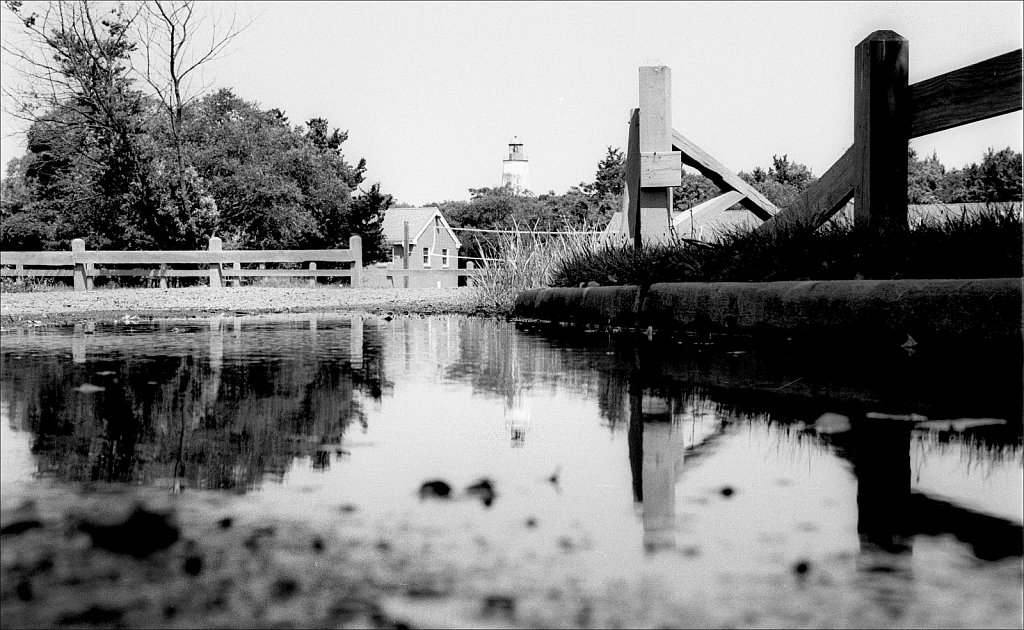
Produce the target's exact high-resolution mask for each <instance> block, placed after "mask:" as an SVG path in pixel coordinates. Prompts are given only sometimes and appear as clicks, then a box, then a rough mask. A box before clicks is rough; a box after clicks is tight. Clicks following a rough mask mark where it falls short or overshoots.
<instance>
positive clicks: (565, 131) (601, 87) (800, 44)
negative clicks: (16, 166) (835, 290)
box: [2, 2, 1024, 204]
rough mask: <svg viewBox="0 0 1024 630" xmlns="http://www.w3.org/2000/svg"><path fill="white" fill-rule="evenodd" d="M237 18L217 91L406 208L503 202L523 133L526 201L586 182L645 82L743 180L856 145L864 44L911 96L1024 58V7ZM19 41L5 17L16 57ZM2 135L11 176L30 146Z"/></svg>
mask: <svg viewBox="0 0 1024 630" xmlns="http://www.w3.org/2000/svg"><path fill="white" fill-rule="evenodd" d="M230 6H231V5H227V4H219V5H217V9H218V10H221V11H223V10H227V9H229V8H230ZM235 6H236V9H237V11H238V13H239V14H240V15H242V16H247V17H251V18H253V19H254V22H253V24H252V25H251V26H250V27H249V28H248V29H247V30H246V31H244V32H243V33H242V34H241V35H240V36H239V37H238V39H237V40H236V41H235V42H234V44H233V45H232V47H231V49H230V53H229V55H228V56H227V57H225V58H223V59H221V60H219V61H218V62H216V64H215V65H213V66H211V67H210V70H209V72H208V73H207V75H206V77H205V78H206V80H207V82H208V83H209V84H210V85H211V86H212V87H213V88H216V87H231V88H233V89H234V90H235V93H236V94H238V95H239V96H241V97H243V98H245V99H247V100H252V101H257V102H258V103H259V104H260V106H261V107H263V108H266V109H269V108H271V107H278V108H280V109H282V110H284V111H285V113H286V114H287V115H288V117H289V119H290V120H291V122H292V123H293V124H300V123H304V122H305V121H306V120H307V119H309V118H311V117H313V116H323V117H325V118H327V119H328V120H329V122H330V124H331V125H332V126H335V127H340V128H341V129H347V130H348V131H349V134H350V136H349V140H348V141H347V142H346V143H345V145H344V150H345V154H346V156H347V157H348V158H349V160H350V161H351V162H353V163H355V162H356V161H357V160H358V158H360V157H365V158H366V159H367V163H368V167H369V168H368V171H367V179H368V183H373V182H377V181H379V182H381V186H382V189H383V191H384V192H388V193H391V194H393V195H394V196H395V197H396V198H397V199H399V200H401V201H404V202H408V203H414V204H424V203H428V202H437V201H443V200H445V199H466V198H468V192H467V189H469V188H478V187H483V186H496V185H499V184H500V179H501V161H502V159H504V158H505V157H506V153H507V146H506V145H507V143H508V141H509V139H510V138H511V137H512V136H514V135H516V136H518V137H519V139H520V140H521V141H522V142H524V144H525V150H526V153H527V156H528V157H529V159H530V179H531V184H532V185H531V188H532V189H533V190H534V192H536V193H538V194H540V193H545V192H548V191H549V190H554V191H555V192H557V193H563V192H565V190H566V189H567V188H568V187H569V186H572V185H575V184H578V183H580V182H582V181H586V182H589V181H592V180H593V178H594V172H595V170H596V166H597V162H598V161H599V160H600V159H601V158H602V157H603V156H604V153H605V150H606V147H607V146H608V145H611V146H615V147H624V146H625V144H626V132H627V129H626V122H627V117H628V114H629V110H630V108H632V107H636V106H637V101H638V94H637V90H638V68H639V66H642V65H666V66H669V67H670V68H671V69H672V97H673V98H672V104H673V108H672V123H673V127H674V128H675V129H677V130H678V131H680V132H682V133H683V134H685V135H687V136H688V137H689V138H690V139H692V140H693V141H695V142H696V143H697V144H699V145H700V146H702V147H703V148H704V149H705V150H707V151H708V152H709V153H711V154H712V155H713V156H715V157H716V158H717V159H718V160H719V161H721V162H722V163H724V164H725V165H727V166H728V167H730V168H731V169H733V170H735V171H740V170H751V169H753V168H754V167H755V166H767V165H769V164H770V163H771V158H772V155H773V154H780V155H781V154H783V153H785V154H788V155H789V157H790V159H792V160H795V161H797V162H801V163H804V164H807V165H808V166H810V167H811V169H812V172H813V173H814V174H816V175H821V174H822V173H823V172H824V171H825V170H826V169H827V168H828V167H829V166H830V165H831V164H832V163H833V162H834V161H835V160H836V159H837V158H839V156H840V155H842V153H843V151H844V150H845V149H846V148H847V147H848V146H849V145H850V144H851V143H852V141H853V50H854V46H856V44H857V43H858V42H859V41H861V40H862V39H864V38H865V37H866V36H867V35H869V34H870V33H871V32H872V31H874V30H878V29H890V30H894V31H896V32H897V33H899V34H900V35H903V36H904V37H906V38H907V39H908V40H909V41H910V82H911V83H914V82H917V81H920V80H922V79H926V78H929V77H932V76H935V75H937V74H942V73H944V72H948V71H950V70H954V69H956V68H960V67H962V66H964V65H968V64H971V63H975V62H978V61H982V60H984V59H988V58H990V57H993V56H995V55H999V54H1002V53H1005V52H1009V51H1011V50H1015V49H1018V48H1020V47H1021V46H1022V42H1024V34H1022V28H1024V27H1022V23H1024V22H1022V19H1024V12H1022V8H1024V3H1021V2H949V3H939V2H851V3H834V2H821V3H811V2H793V3H742V2H721V3H717V2H700V3H690V2H679V3H638V2H629V3H615V2H595V3H577V2H572V3H540V2H523V3H438V4H420V3H392V2H386V3H377V2H373V3H340V2H339V3H328V2H253V3H246V2H240V3H237V4H236V5H235ZM4 13H7V12H6V10H5V11H4ZM15 27H16V24H15V23H14V22H13V21H12V20H11V19H10V18H9V17H8V16H7V15H5V16H4V18H3V27H2V28H3V36H4V39H5V40H7V39H8V38H9V37H10V35H11V33H12V31H13V30H14V29H15ZM3 70H4V71H3V83H4V85H5V86H7V85H8V81H9V80H10V79H9V78H8V77H13V74H14V73H12V72H10V69H9V68H8V67H6V65H5V66H4V69H3ZM5 105H6V103H5ZM2 122H3V131H2V161H3V163H4V165H5V167H6V163H7V161H8V160H9V159H11V158H12V157H15V156H17V155H20V154H22V153H23V152H24V140H23V135H22V134H23V128H22V127H20V126H19V125H17V124H15V122H14V121H13V120H12V119H11V118H10V117H8V116H7V115H6V114H5V115H4V116H3V119H2ZM1022 138H1024V117H1022V114H1021V112H1015V113H1013V114H1009V115H1005V116H1000V117H997V118H994V119H990V120H988V121H982V122H980V123H974V124H971V125H967V126H965V127H961V128H959V129H955V130H950V131H945V132H940V133H937V134H932V135H930V136H925V137H922V138H918V139H915V140H913V141H912V143H911V146H913V147H914V148H915V149H917V151H918V153H919V154H931V152H932V151H933V150H934V151H937V152H938V155H939V159H940V160H941V161H942V162H943V163H944V164H945V165H946V166H951V167H952V166H956V167H959V166H963V165H965V164H968V163H970V162H977V161H980V159H981V156H982V153H983V151H984V150H985V149H986V148H988V147H990V146H992V147H995V148H996V149H1001V148H1005V147H1007V146H1009V147H1012V148H1013V149H1014V150H1016V151H1021V150H1022V144H1024V140H1022Z"/></svg>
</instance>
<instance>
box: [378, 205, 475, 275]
mask: <svg viewBox="0 0 1024 630" xmlns="http://www.w3.org/2000/svg"><path fill="white" fill-rule="evenodd" d="M406 224H408V226H409V233H408V239H409V240H408V243H406V241H405V239H406V232H405V226H406ZM382 229H383V232H384V239H385V241H386V242H387V244H388V247H389V249H390V251H391V263H390V265H389V266H391V267H394V268H402V267H403V264H404V257H405V255H406V253H407V252H406V249H405V248H406V246H408V256H409V267H408V268H409V269H426V270H438V271H443V270H446V269H458V267H459V250H460V249H462V242H461V241H460V240H459V237H457V236H455V232H454V230H452V227H451V226H450V225H448V221H447V220H446V219H445V218H444V215H443V214H441V211H440V210H439V209H438V208H436V207H434V206H428V207H425V208H389V209H388V211H387V212H385V213H384V221H383V224H382ZM416 277H418V278H422V279H423V282H415V281H414V280H413V278H412V277H410V284H409V286H416V285H418V284H422V285H423V286H431V287H432V286H436V283H437V282H441V286H442V287H449V286H451V287H454V286H458V279H457V278H456V277H455V276H454V275H450V274H444V275H438V277H436V278H435V277H433V276H430V277H427V276H426V275H424V274H418V275H417V276H416Z"/></svg>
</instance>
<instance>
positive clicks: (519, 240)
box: [471, 226, 600, 312]
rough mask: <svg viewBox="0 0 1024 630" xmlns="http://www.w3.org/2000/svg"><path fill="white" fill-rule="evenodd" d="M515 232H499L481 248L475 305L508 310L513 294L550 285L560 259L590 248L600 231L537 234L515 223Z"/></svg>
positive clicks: (473, 279)
mask: <svg viewBox="0 0 1024 630" xmlns="http://www.w3.org/2000/svg"><path fill="white" fill-rule="evenodd" d="M513 230H515V231H516V233H501V234H498V235H497V238H495V239H492V240H491V247H487V248H485V249H484V251H483V255H484V258H483V260H482V261H481V264H480V267H479V268H478V271H477V273H476V275H475V276H474V277H473V278H472V279H471V281H472V286H473V291H474V300H475V302H476V305H477V308H479V309H482V310H487V311H496V312H508V311H510V310H511V309H512V306H513V304H514V303H515V298H516V295H517V294H518V293H519V292H520V291H523V290H526V289H534V288H540V287H545V286H550V285H551V284H552V283H553V282H554V281H555V278H556V276H557V274H558V272H559V270H560V269H562V268H563V261H564V260H566V259H576V258H579V257H580V256H582V255H583V253H584V252H587V251H593V250H594V248H595V247H596V245H597V243H598V240H599V238H600V235H599V234H586V233H584V232H587V231H590V228H584V229H582V230H581V231H580V232H570V231H569V230H566V231H565V233H560V234H537V233H534V232H531V231H529V230H527V229H523V228H520V227H518V226H514V227H513Z"/></svg>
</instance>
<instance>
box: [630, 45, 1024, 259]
mask: <svg viewBox="0 0 1024 630" xmlns="http://www.w3.org/2000/svg"><path fill="white" fill-rule="evenodd" d="M909 51H910V46H909V42H908V41H907V40H906V39H905V38H904V37H902V36H900V35H899V34H897V33H894V32H893V31H875V32H874V33H872V34H871V35H869V36H868V37H866V38H865V39H864V40H863V41H861V42H860V43H859V44H857V46H856V48H855V49H854V58H855V67H854V85H855V89H854V139H853V145H852V146H851V147H850V148H849V149H848V150H847V151H846V152H845V153H844V154H843V156H842V157H840V158H839V160H837V161H836V162H835V164H833V165H832V166H831V167H830V168H829V169H828V170H826V171H825V173H824V174H823V175H822V176H821V177H820V178H818V180H817V181H815V182H814V183H813V184H811V185H810V186H809V187H808V188H807V189H806V190H805V191H804V192H803V194H801V195H800V197H798V198H797V200H796V201H795V202H794V203H793V204H792V205H791V206H789V207H788V208H786V209H785V210H782V211H780V210H779V209H778V208H776V207H775V206H774V205H773V204H772V203H771V202H770V201H768V199H766V198H765V197H764V196H763V195H762V194H760V193H759V192H758V191H757V190H755V189H754V188H753V187H752V186H750V185H749V184H747V183H746V182H745V181H743V179H741V178H740V177H739V176H737V175H736V174H735V173H733V172H732V171H730V170H729V169H728V168H726V167H725V166H723V165H722V164H721V163H719V162H718V161H717V160H715V159H714V158H713V157H711V155H710V154H708V153H707V152H706V151H704V150H703V149H701V148H700V147H699V146H697V145H696V144H694V143H693V142H691V141H690V140H689V139H687V138H686V137H685V136H683V134H681V133H679V132H678V131H675V130H674V129H672V120H671V114H670V112H669V109H670V100H671V97H670V95H671V72H670V71H669V68H667V67H665V66H657V67H641V68H640V108H639V109H638V110H633V111H632V114H631V116H630V124H629V142H628V145H627V152H626V186H625V194H624V199H623V211H624V212H623V213H624V215H625V216H626V217H627V226H628V234H629V239H630V242H632V243H633V244H634V245H636V246H638V247H639V246H642V245H643V244H644V243H649V242H656V241H658V240H662V239H665V238H669V237H670V236H671V233H672V228H671V225H672V223H671V209H672V186H678V185H679V184H680V183H681V177H682V165H683V164H685V165H687V166H690V167H692V168H694V169H696V170H697V171H699V172H700V173H701V174H702V175H704V176H705V177H707V178H708V179H710V180H711V181H712V182H714V183H715V184H716V185H717V186H718V187H719V188H720V189H721V190H722V192H723V195H722V196H721V197H718V198H717V199H720V200H721V201H722V203H726V202H728V201H732V202H733V203H736V202H737V201H738V203H740V204H742V205H743V206H744V207H745V208H747V209H748V210H750V212H751V213H753V214H754V215H755V216H757V217H758V218H759V219H761V220H762V221H763V222H764V223H763V224H762V225H761V226H759V227H758V228H757V229H759V230H771V229H776V228H778V227H780V226H784V225H793V224H800V225H809V226H811V227H814V228H817V227H818V226H820V225H822V224H823V223H825V221H827V220H829V219H830V218H832V216H834V215H835V214H836V213H837V212H838V211H839V210H841V209H842V208H843V207H844V206H845V205H846V204H847V203H848V202H849V201H850V200H851V199H855V200H856V205H855V206H854V221H855V222H856V223H857V224H859V225H864V226H867V228H868V229H870V230H871V231H873V232H875V233H883V232H886V231H889V230H895V229H905V228H906V227H907V158H906V156H907V147H908V143H909V141H910V139H911V138H917V137H920V136H924V135H927V134H930V133H935V132H937V131H943V130H946V129H951V128H953V127H959V126H961V125H966V124H968V123H972V122H976V121H979V120H985V119H987V118H992V117H994V116H999V115H1002V114H1008V113H1011V112H1014V111H1019V110H1020V109H1021V94H1022V90H1021V77H1022V72H1021V55H1022V50H1021V49H1018V50H1015V51H1013V52H1008V53H1005V54H1002V55H999V56H997V57H993V58H991V59H988V60H985V61H982V62H979V63H976V64H973V65H970V66H966V67H963V68H960V69H958V70H953V71H952V72H947V73H945V74H942V75H939V76H937V77H933V78H931V79H926V80H924V81H920V82H918V83H915V84H913V85H910V84H908V79H907V77H908V70H909V67H910V60H909V57H910V54H909ZM645 110H646V112H645ZM666 137H667V138H668V141H666ZM737 193H738V195H739V196H737ZM730 205H732V204H730Z"/></svg>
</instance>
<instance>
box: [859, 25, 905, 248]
mask: <svg viewBox="0 0 1024 630" xmlns="http://www.w3.org/2000/svg"><path fill="white" fill-rule="evenodd" d="M854 58H855V63H856V68H855V71H854V101H853V116H854V126H853V139H854V147H856V150H857V152H858V153H859V156H860V164H861V171H860V179H859V182H858V184H857V186H856V191H855V193H854V196H855V201H854V204H855V205H854V221H855V222H856V223H857V224H858V225H863V226H867V227H868V229H870V230H871V231H872V232H873V233H875V234H881V233H883V232H887V231H891V230H898V229H905V228H906V227H907V145H908V142H909V140H910V89H909V87H908V84H907V71H908V68H909V65H910V62H909V59H910V42H908V41H907V40H906V39H904V38H903V37H901V36H900V35H898V34H897V33H894V32H892V31H875V32H874V33H872V34H871V35H869V36H868V37H867V38H866V39H865V40H864V41H862V42H861V43H859V44H857V48H856V50H855V53H854Z"/></svg>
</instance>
